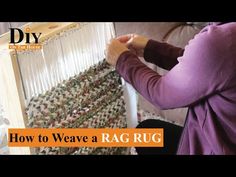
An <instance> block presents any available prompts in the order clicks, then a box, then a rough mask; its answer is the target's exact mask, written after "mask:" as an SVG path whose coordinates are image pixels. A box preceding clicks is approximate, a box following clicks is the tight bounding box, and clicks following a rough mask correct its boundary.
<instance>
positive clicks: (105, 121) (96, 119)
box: [26, 61, 127, 155]
mask: <svg viewBox="0 0 236 177" xmlns="http://www.w3.org/2000/svg"><path fill="white" fill-rule="evenodd" d="M124 105H125V103H124V98H123V91H122V85H121V83H120V77H119V75H118V74H117V73H116V72H115V71H114V69H113V68H112V67H111V66H109V65H108V64H107V63H106V62H105V61H102V62H100V63H98V64H96V65H94V66H92V67H90V68H89V69H88V70H86V71H85V72H83V73H80V74H78V75H76V76H74V77H71V78H69V79H68V80H64V81H63V82H62V83H59V84H58V85H57V86H56V87H53V88H52V89H51V90H50V91H47V92H46V93H45V94H40V95H38V96H37V97H33V98H32V99H31V100H30V102H29V104H28V107H27V108H26V114H27V116H28V119H29V123H28V127H33V128H125V127H127V123H126V116H125V107H124ZM35 153H36V154H62V155H63V154H73V155H78V154H126V153H127V148H88V147H80V148H79V147H78V148H75V147H71V148H70V147H69V148H67V147H66V148H61V147H40V148H36V149H35Z"/></svg>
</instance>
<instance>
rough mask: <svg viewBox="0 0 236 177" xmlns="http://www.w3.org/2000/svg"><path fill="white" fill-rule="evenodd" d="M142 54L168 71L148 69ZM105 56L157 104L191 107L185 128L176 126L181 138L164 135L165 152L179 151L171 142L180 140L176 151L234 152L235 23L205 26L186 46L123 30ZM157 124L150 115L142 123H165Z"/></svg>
mask: <svg viewBox="0 0 236 177" xmlns="http://www.w3.org/2000/svg"><path fill="white" fill-rule="evenodd" d="M142 54H143V57H144V59H145V60H146V61H147V62H151V63H154V64H156V65H158V66H159V67H162V68H164V69H167V70H169V72H168V73H167V74H166V75H164V76H160V75H159V74H158V73H156V72H154V71H153V70H151V69H149V68H148V67H147V66H146V65H144V64H143V63H142V62H141V61H140V60H139V58H138V56H142ZM106 55H107V62H108V63H110V64H111V65H113V66H115V67H116V70H117V72H118V73H119V74H120V75H121V76H122V77H123V78H124V79H125V80H126V81H127V82H129V83H130V84H132V85H133V87H134V88H135V89H136V90H137V91H138V92H139V93H140V94H141V95H143V96H144V97H145V98H146V99H147V100H149V101H150V102H151V103H152V104H153V105H155V106H157V107H158V108H160V109H174V108H180V107H188V108H189V109H188V113H187V119H186V122H185V126H184V129H183V132H181V130H180V129H179V128H176V127H174V126H173V130H174V131H175V133H176V134H180V133H181V134H182V135H181V138H180V140H179V139H178V140H177V141H176V142H174V144H175V145H171V141H172V140H176V137H179V136H178V135H176V134H175V135H176V137H175V138H173V139H172V138H171V137H170V136H169V135H168V137H166V136H165V142H166V141H167V142H168V143H167V150H165V151H164V153H165V154H172V153H175V150H174V149H173V148H172V149H171V147H177V145H178V150H177V154H236V23H226V24H221V25H220V24H218V25H216V24H213V25H209V26H207V27H205V28H204V29H203V30H202V31H201V32H200V33H199V34H197V35H196V36H195V37H194V39H192V40H191V41H190V42H189V44H188V45H187V46H186V47H185V49H184V50H183V49H181V48H177V47H174V46H171V45H169V44H166V43H161V42H158V41H154V40H149V39H147V38H145V37H143V36H139V35H124V36H120V37H118V38H117V39H113V40H111V42H110V44H108V46H107V53H106ZM155 122H156V123H155ZM159 123H160V121H154V120H151V122H150V120H149V122H142V123H141V124H140V125H139V126H138V127H161V126H162V125H158V124H159ZM150 125H151V126H150ZM163 126H164V133H166V131H167V132H171V126H167V125H163ZM165 145H166V143H165ZM169 149H170V150H169ZM137 150H138V152H140V154H141V153H142V152H145V150H144V148H141V149H140V148H137ZM156 150H157V149H156ZM154 151H155V150H153V152H154ZM155 152H157V154H160V153H163V152H161V151H159V150H157V151H155Z"/></svg>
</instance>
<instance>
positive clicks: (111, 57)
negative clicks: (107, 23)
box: [106, 39, 129, 66]
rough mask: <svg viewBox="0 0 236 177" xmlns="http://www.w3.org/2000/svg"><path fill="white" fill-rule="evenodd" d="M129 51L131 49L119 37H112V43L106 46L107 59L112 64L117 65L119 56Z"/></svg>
mask: <svg viewBox="0 0 236 177" xmlns="http://www.w3.org/2000/svg"><path fill="white" fill-rule="evenodd" d="M125 51H129V49H128V48H127V47H126V46H125V44H122V43H121V42H120V41H118V40H117V39H112V40H111V41H110V43H108V44H107V48H106V61H107V63H109V64H110V65H112V66H116V63H117V60H118V58H119V56H120V55H121V54H122V53H123V52H125Z"/></svg>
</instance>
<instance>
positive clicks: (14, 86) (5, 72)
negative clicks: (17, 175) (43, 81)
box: [0, 51, 30, 154]
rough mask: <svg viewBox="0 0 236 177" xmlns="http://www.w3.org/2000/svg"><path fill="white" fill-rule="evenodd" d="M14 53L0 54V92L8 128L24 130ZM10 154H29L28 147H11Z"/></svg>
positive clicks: (24, 116) (23, 107) (21, 91)
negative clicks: (8, 122) (8, 123)
mask: <svg viewBox="0 0 236 177" xmlns="http://www.w3.org/2000/svg"><path fill="white" fill-rule="evenodd" d="M15 56H16V55H15V54H14V51H11V52H1V53H0V90H1V93H2V94H1V97H2V98H1V99H2V100H3V109H4V110H5V115H6V117H7V119H8V120H9V121H10V125H9V128H25V125H26V121H27V120H26V115H25V113H24V109H25V103H24V95H23V93H24V92H23V89H22V84H21V83H22V82H21V79H20V73H19V68H18V65H17V60H16V57H15ZM10 154H30V149H29V148H28V147H11V148H10Z"/></svg>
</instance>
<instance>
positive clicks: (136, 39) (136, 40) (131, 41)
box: [116, 34, 149, 57]
mask: <svg viewBox="0 0 236 177" xmlns="http://www.w3.org/2000/svg"><path fill="white" fill-rule="evenodd" d="M116 39H117V40H119V41H120V42H121V43H125V45H126V47H128V48H129V49H130V50H131V51H132V52H133V53H135V54H136V55H138V56H139V57H143V53H144V48H145V47H146V45H147V43H148V41H149V39H148V38H146V37H144V36H141V35H137V34H126V35H122V36H119V37H117V38H116Z"/></svg>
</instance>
